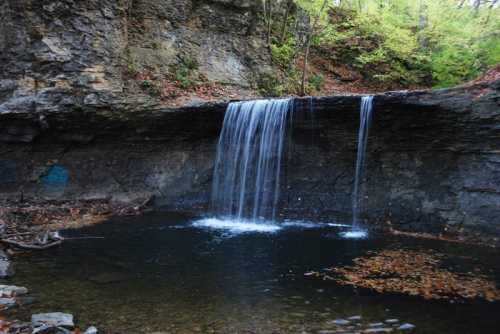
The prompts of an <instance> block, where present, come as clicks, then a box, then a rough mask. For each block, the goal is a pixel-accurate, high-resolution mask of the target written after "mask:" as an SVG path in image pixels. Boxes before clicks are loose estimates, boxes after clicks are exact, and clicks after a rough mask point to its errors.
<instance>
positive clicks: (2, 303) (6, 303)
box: [0, 298, 16, 309]
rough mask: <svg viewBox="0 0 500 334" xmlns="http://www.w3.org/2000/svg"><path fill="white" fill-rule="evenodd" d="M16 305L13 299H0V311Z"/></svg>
mask: <svg viewBox="0 0 500 334" xmlns="http://www.w3.org/2000/svg"><path fill="white" fill-rule="evenodd" d="M15 305H16V300H15V299H14V298H0V309H4V308H10V307H12V306H15Z"/></svg>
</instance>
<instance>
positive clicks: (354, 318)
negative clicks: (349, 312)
mask: <svg viewBox="0 0 500 334" xmlns="http://www.w3.org/2000/svg"><path fill="white" fill-rule="evenodd" d="M362 318H363V317H362V316H360V315H354V316H352V317H349V318H347V320H351V321H359V320H361V319H362Z"/></svg>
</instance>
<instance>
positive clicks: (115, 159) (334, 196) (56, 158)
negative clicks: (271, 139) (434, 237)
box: [0, 82, 500, 235]
mask: <svg viewBox="0 0 500 334" xmlns="http://www.w3.org/2000/svg"><path fill="white" fill-rule="evenodd" d="M374 103H375V105H374V108H375V109H374V118H373V124H372V128H371V131H370V138H369V143H368V159H367V174H366V180H365V182H364V183H363V184H364V195H365V200H364V204H363V210H362V217H364V218H365V219H366V220H367V221H368V222H370V223H376V222H380V223H387V222H390V223H391V224H392V225H394V226H396V227H403V228H406V229H408V230H412V231H415V230H419V231H432V232H442V231H444V230H445V229H451V230H460V229H466V230H474V231H479V232H483V233H489V234H491V235H500V220H499V218H498V217H499V214H500V130H499V128H498V124H500V106H499V103H500V82H495V83H491V84H479V85H476V86H472V87H462V88H456V89H451V90H441V91H430V92H427V91H423V92H409V93H404V92H398V93H386V94H381V95H377V96H376V97H375V102H374ZM312 104H313V107H314V113H311V112H310V109H309V108H310V100H309V99H308V98H304V99H297V100H296V102H295V110H294V116H293V117H294V120H293V129H292V133H291V135H292V137H291V140H290V141H289V145H288V150H287V154H286V157H285V160H286V163H285V168H284V169H283V174H284V175H283V180H284V182H283V192H282V199H281V204H282V208H283V213H284V214H286V215H289V216H298V217H304V216H306V217H312V218H322V219H339V220H341V221H349V220H350V215H351V192H352V185H353V177H354V167H355V163H356V161H355V159H356V149H357V131H358V125H359V107H360V97H359V96H339V97H325V98H315V99H314V100H313V103H312ZM224 110H225V104H224V103H222V104H212V105H204V106H203V107H192V108H188V107H185V108H180V109H158V110H156V109H154V110H144V111H142V112H134V113H125V114H120V115H116V114H109V113H108V112H107V111H105V110H104V111H103V110H100V109H96V110H94V111H81V112H73V113H57V112H50V113H45V114H34V113H29V112H25V113H2V114H0V133H1V134H2V136H0V198H2V199H3V200H6V199H8V200H19V199H20V198H24V199H27V198H32V199H62V200H64V199H90V198H94V199H95V198H109V199H112V200H116V201H124V202H128V201H132V200H144V199H147V198H149V197H151V196H154V197H155V203H156V204H157V205H165V206H168V207H171V208H179V209H187V210H199V209H201V210H204V209H205V208H206V207H207V205H208V202H209V196H210V188H211V179H212V168H213V159H214V155H215V149H216V143H217V139H218V134H219V131H220V128H221V126H222V121H223V116H224ZM312 115H314V117H312Z"/></svg>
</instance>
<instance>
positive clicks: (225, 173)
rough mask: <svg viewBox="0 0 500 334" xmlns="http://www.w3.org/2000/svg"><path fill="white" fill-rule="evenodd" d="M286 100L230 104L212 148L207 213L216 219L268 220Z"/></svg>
mask: <svg viewBox="0 0 500 334" xmlns="http://www.w3.org/2000/svg"><path fill="white" fill-rule="evenodd" d="M291 102H292V100H291V99H278V100H256V101H248V102H236V103H231V104H229V106H228V108H227V111H226V115H225V117H224V124H223V128H222V132H221V134H220V137H219V143H218V146H217V156H216V161H215V167H214V179H213V185H212V211H213V213H214V214H215V215H216V216H217V217H219V218H233V219H234V218H236V219H253V220H256V219H272V220H274V219H275V218H276V211H277V205H278V199H279V190H280V176H281V175H280V174H281V173H280V172H281V160H282V153H283V146H284V138H285V134H286V130H287V129H286V128H287V127H286V124H287V122H286V121H287V116H288V113H289V110H290V109H291V105H292V103H291Z"/></svg>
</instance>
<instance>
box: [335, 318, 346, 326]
mask: <svg viewBox="0 0 500 334" xmlns="http://www.w3.org/2000/svg"><path fill="white" fill-rule="evenodd" d="M332 322H333V323H334V324H335V325H339V326H346V325H349V324H350V323H351V322H350V321H349V320H346V319H335V320H333V321H332Z"/></svg>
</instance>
